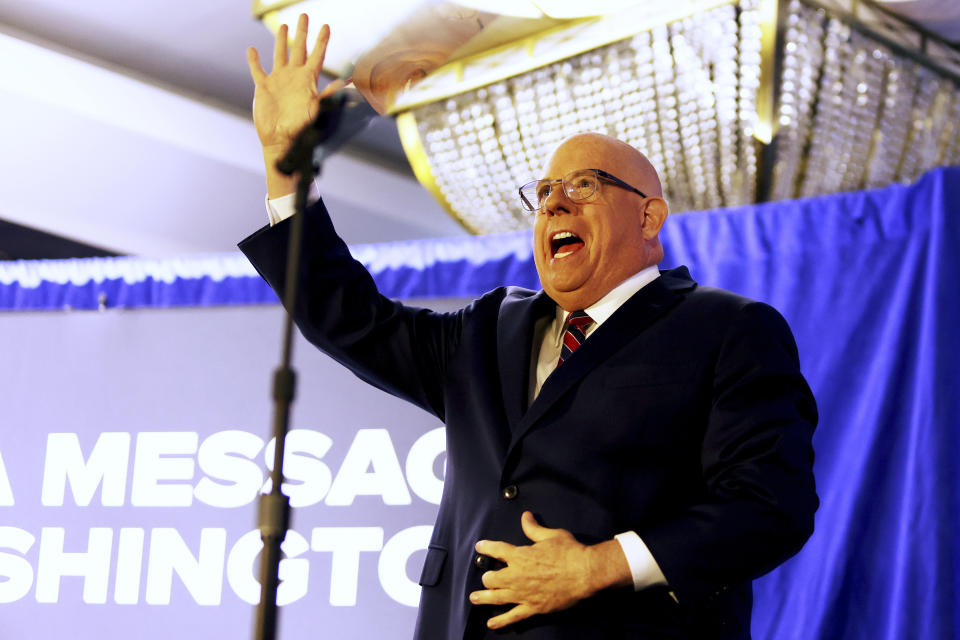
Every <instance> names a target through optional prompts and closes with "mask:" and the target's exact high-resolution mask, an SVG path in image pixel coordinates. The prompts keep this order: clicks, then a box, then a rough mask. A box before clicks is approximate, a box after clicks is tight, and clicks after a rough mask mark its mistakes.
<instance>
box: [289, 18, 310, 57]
mask: <svg viewBox="0 0 960 640" xmlns="http://www.w3.org/2000/svg"><path fill="white" fill-rule="evenodd" d="M309 25H310V19H309V18H308V17H307V14H305V13H301V14H300V18H299V19H298V20H297V33H296V34H294V36H293V44H292V45H291V46H290V64H294V65H301V64H303V62H304V60H306V59H307V29H308V28H309Z"/></svg>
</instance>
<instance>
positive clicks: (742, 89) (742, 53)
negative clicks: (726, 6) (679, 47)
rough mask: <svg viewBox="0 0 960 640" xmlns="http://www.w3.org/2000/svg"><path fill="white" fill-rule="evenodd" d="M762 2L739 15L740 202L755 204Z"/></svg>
mask: <svg viewBox="0 0 960 640" xmlns="http://www.w3.org/2000/svg"><path fill="white" fill-rule="evenodd" d="M759 6H760V2H759V0H743V1H742V2H741V3H740V13H739V26H740V37H739V82H738V88H737V101H738V104H739V108H738V112H739V119H740V125H739V127H738V128H739V136H738V139H739V147H740V150H739V151H740V152H739V163H738V166H739V171H738V174H739V176H740V193H741V196H740V200H741V201H742V202H753V201H754V200H755V198H756V190H757V143H756V141H755V139H754V137H753V134H754V132H755V131H756V126H757V90H758V89H759V87H760V58H761V56H760V46H761V29H760V10H759Z"/></svg>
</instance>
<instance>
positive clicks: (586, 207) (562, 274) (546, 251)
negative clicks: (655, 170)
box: [533, 137, 648, 311]
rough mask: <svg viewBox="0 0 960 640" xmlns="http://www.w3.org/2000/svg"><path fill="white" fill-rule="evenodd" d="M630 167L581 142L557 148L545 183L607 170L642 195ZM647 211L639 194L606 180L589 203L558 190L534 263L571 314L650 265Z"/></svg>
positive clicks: (539, 232) (614, 154)
mask: <svg viewBox="0 0 960 640" xmlns="http://www.w3.org/2000/svg"><path fill="white" fill-rule="evenodd" d="M631 164H632V162H631V158H630V157H629V156H628V155H627V154H625V153H624V152H622V150H620V149H618V148H617V147H615V146H612V145H611V144H610V143H609V142H608V141H605V140H604V139H602V138H590V137H577V138H574V139H573V140H571V141H568V142H566V143H564V144H562V145H561V146H560V147H559V148H558V149H557V151H556V152H555V153H554V155H553V156H552V157H551V159H550V162H549V163H548V164H547V167H546V174H545V175H544V178H548V179H559V178H562V177H563V176H565V175H567V174H568V173H570V172H571V171H575V170H577V169H602V170H604V171H607V172H609V173H611V174H613V175H615V176H617V177H618V178H620V179H621V180H624V181H626V182H627V183H630V184H633V185H634V186H637V187H638V188H639V189H641V190H643V186H641V185H640V184H639V183H638V182H637V180H639V177H638V172H637V169H636V167H632V166H630V165H631ZM644 208H645V200H644V199H643V198H641V197H640V195H638V194H636V193H633V192H632V191H629V190H627V189H622V188H620V187H617V186H614V185H613V184H610V183H609V182H606V181H603V180H601V181H600V182H599V184H598V188H597V192H596V193H595V194H594V195H593V196H592V197H590V198H589V199H588V200H586V201H584V202H573V201H571V200H570V199H569V198H568V197H567V195H566V193H565V192H564V190H563V188H562V187H561V186H560V184H556V185H554V188H553V190H552V192H551V193H550V196H549V197H548V198H547V201H546V203H545V207H544V209H543V210H542V211H541V212H539V213H536V214H535V215H536V222H535V223H534V227H533V255H534V261H535V262H536V265H537V273H538V274H539V275H540V284H541V286H543V289H544V291H546V292H547V295H549V296H550V297H551V298H553V300H555V301H556V302H557V304H559V305H560V306H561V307H563V308H564V309H566V310H568V311H573V310H576V309H583V308H585V307H588V306H590V305H591V304H593V303H594V302H596V301H597V300H599V299H600V298H602V297H603V296H604V295H606V294H607V293H609V292H610V290H611V289H613V288H614V287H615V286H617V285H618V284H620V283H621V282H623V281H624V280H626V279H627V278H628V277H630V276H631V275H633V274H634V273H636V272H637V271H640V270H641V269H643V268H644V267H645V266H647V257H648V253H647V251H646V250H645V245H644V238H643V221H644ZM567 234H572V235H573V238H571V237H569V236H567Z"/></svg>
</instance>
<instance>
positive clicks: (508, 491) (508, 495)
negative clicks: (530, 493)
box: [503, 484, 519, 500]
mask: <svg viewBox="0 0 960 640" xmlns="http://www.w3.org/2000/svg"><path fill="white" fill-rule="evenodd" d="M517 493H519V489H517V485H515V484H511V485H507V486H506V487H504V488H503V497H504V498H505V499H507V500H513V499H514V498H516V497H517Z"/></svg>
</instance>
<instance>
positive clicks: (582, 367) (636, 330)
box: [504, 267, 696, 455]
mask: <svg viewBox="0 0 960 640" xmlns="http://www.w3.org/2000/svg"><path fill="white" fill-rule="evenodd" d="M694 286H696V283H695V282H693V281H692V280H691V279H690V276H689V273H687V270H686V267H679V268H678V269H672V270H670V271H665V272H662V274H661V277H659V278H657V279H656V280H654V281H653V282H651V283H650V284H648V285H647V286H645V287H644V288H643V289H641V290H640V291H638V292H637V293H636V294H634V295H633V296H632V297H631V298H630V299H628V300H627V301H626V302H624V303H623V305H621V307H620V308H619V309H617V310H616V311H615V312H614V314H613V315H612V316H610V317H609V318H608V319H607V321H606V322H604V323H603V324H602V325H600V326H599V327H597V329H596V331H594V332H593V333H592V334H590V337H589V338H587V340H586V341H585V342H584V343H583V344H582V345H580V348H579V349H577V351H576V352H575V353H574V354H573V355H571V356H570V357H569V358H568V359H567V360H565V361H564V363H563V365H562V366H560V367H558V368H557V369H556V370H555V371H554V372H553V373H552V374H550V377H548V378H547V380H546V382H544V384H543V388H541V390H540V395H538V396H537V399H536V400H534V402H533V404H532V405H530V408H529V410H528V411H527V412H526V413H525V414H522V413H521V415H522V417H521V418H520V420H519V421H518V422H516V423H514V422H513V421H511V426H513V425H514V424H515V425H516V426H515V427H514V428H513V429H512V432H513V437H512V439H511V441H510V447H509V450H508V455H509V451H512V450H513V448H514V446H515V445H516V444H517V442H519V440H520V439H521V438H523V436H524V435H525V434H526V432H527V431H529V430H530V428H531V427H532V426H533V425H534V424H536V422H537V421H538V420H539V419H540V418H541V417H543V415H544V414H545V413H546V412H547V411H548V410H549V409H550V407H552V406H553V405H554V404H555V403H556V402H557V400H559V399H560V398H561V397H562V396H563V394H564V393H566V392H567V391H568V390H569V389H570V387H572V386H573V385H574V384H576V383H577V382H578V381H579V380H580V379H581V378H583V377H584V376H585V375H586V374H587V373H589V372H590V371H591V370H593V369H594V368H595V367H597V365H599V364H601V363H603V362H604V361H605V360H607V359H608V358H610V356H612V355H613V354H614V353H616V352H617V351H618V350H619V349H620V348H621V347H622V346H623V344H624V343H625V342H627V341H629V340H632V339H633V338H635V337H636V336H637V335H639V334H640V333H641V332H643V331H644V330H645V329H646V328H647V327H648V326H650V325H651V324H653V323H654V322H655V321H656V320H657V319H658V318H659V317H660V316H662V315H663V314H664V313H666V312H667V311H668V310H669V309H670V308H671V307H673V306H674V305H675V304H677V303H678V302H680V300H682V298H683V296H682V295H681V294H680V293H679V292H680V291H682V290H685V289H691V288H693V287H694ZM531 346H532V344H531V343H530V341H529V338H528V342H527V351H526V352H524V353H529V352H530V348H531ZM528 369H529V367H528ZM524 381H526V376H524ZM504 383H505V381H504ZM523 389H524V393H526V390H527V387H526V386H525V385H524V387H523Z"/></svg>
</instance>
